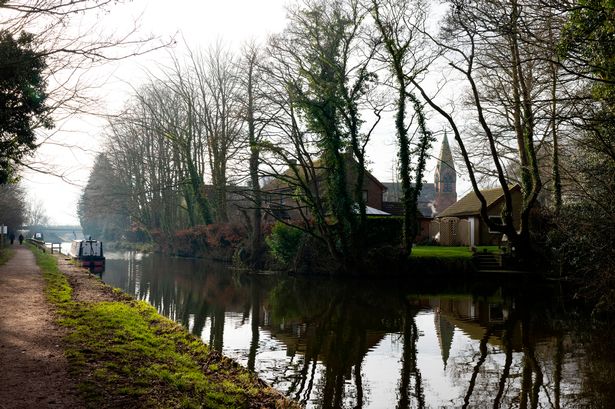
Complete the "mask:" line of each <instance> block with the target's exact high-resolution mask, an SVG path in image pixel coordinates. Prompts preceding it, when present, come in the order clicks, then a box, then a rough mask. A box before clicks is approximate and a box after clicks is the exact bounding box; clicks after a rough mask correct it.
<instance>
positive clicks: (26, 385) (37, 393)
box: [0, 244, 85, 409]
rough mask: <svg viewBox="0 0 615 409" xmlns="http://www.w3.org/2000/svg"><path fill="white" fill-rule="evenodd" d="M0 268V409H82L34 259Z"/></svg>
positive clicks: (19, 257) (23, 254) (21, 252)
mask: <svg viewBox="0 0 615 409" xmlns="http://www.w3.org/2000/svg"><path fill="white" fill-rule="evenodd" d="M13 249H15V250H16V251H15V255H14V256H13V258H12V259H11V260H9V261H8V262H7V263H6V264H4V265H3V266H0V409H18V408H19V409H21V408H24V409H25V408H28V409H29V408H68V409H73V408H82V407H84V406H85V405H84V404H83V402H82V401H81V400H80V399H79V397H78V395H77V391H76V386H75V382H74V381H73V380H72V379H71V377H70V376H69V373H68V363H67V361H66V358H65V357H64V349H63V347H62V335H63V332H62V329H61V328H60V327H58V326H57V325H56V324H55V323H54V313H53V310H52V308H51V305H50V304H49V303H48V302H47V300H46V298H45V295H44V292H43V289H44V286H45V283H44V280H43V277H42V274H41V271H40V269H39V268H38V266H37V265H36V262H35V259H34V255H33V254H32V253H31V252H30V251H29V250H28V249H27V248H25V246H19V245H17V244H16V245H14V246H13Z"/></svg>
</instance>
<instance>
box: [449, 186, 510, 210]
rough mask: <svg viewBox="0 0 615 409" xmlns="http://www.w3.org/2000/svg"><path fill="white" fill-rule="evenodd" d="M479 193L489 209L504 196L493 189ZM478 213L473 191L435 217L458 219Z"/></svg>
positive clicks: (499, 191)
mask: <svg viewBox="0 0 615 409" xmlns="http://www.w3.org/2000/svg"><path fill="white" fill-rule="evenodd" d="M518 188H519V185H515V186H513V187H512V188H511V190H513V189H518ZM481 193H482V194H483V196H484V197H485V200H486V201H487V207H490V206H491V205H493V204H494V203H495V202H497V201H498V200H499V199H500V198H501V197H502V196H504V192H503V191H502V188H495V189H485V190H481ZM479 213H480V201H479V200H478V197H477V196H476V193H475V192H474V191H472V192H470V193H468V194H467V195H465V196H464V197H462V198H461V199H459V200H458V201H456V202H455V203H453V204H452V205H450V206H449V207H447V208H446V209H444V210H443V211H442V212H440V213H438V215H437V217H458V216H471V215H477V214H479Z"/></svg>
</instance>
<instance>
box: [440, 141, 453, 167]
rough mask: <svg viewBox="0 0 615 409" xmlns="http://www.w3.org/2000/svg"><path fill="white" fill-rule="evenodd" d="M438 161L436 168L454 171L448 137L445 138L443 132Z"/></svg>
mask: <svg viewBox="0 0 615 409" xmlns="http://www.w3.org/2000/svg"><path fill="white" fill-rule="evenodd" d="M438 159H439V162H438V167H447V168H449V169H451V170H453V171H455V162H454V161H453V153H452V152H451V147H450V145H449V144H448V137H447V136H446V132H444V139H443V140H442V147H441V148H440V157H439V158H438Z"/></svg>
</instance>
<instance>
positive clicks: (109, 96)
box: [23, 0, 467, 224]
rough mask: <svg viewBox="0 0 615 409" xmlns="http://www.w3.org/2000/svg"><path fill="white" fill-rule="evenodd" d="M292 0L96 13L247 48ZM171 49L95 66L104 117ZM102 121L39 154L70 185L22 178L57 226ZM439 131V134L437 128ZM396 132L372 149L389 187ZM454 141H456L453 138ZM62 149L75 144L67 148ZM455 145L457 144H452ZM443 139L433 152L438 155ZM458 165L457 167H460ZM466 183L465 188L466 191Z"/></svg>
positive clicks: (87, 123)
mask: <svg viewBox="0 0 615 409" xmlns="http://www.w3.org/2000/svg"><path fill="white" fill-rule="evenodd" d="M287 3H288V1H286V0H261V1H255V0H224V1H222V0H175V1H173V2H169V1H163V0H149V1H148V0H134V1H131V2H129V3H128V4H120V5H117V6H113V8H112V10H111V12H110V13H108V14H105V15H103V16H97V18H98V19H99V21H100V22H101V23H102V24H101V27H104V29H105V30H110V32H114V31H116V30H120V29H121V28H122V27H127V26H130V25H131V24H132V22H133V21H134V20H135V19H137V18H138V19H139V20H140V32H142V33H143V35H147V34H149V33H151V34H153V35H155V36H158V37H160V38H168V37H169V36H175V38H176V40H177V46H176V48H178V49H181V48H182V47H183V45H184V44H188V45H189V46H190V47H191V48H192V49H195V48H202V49H206V48H208V47H209V46H211V45H213V44H214V43H216V42H218V41H222V42H223V43H224V44H226V45H228V46H229V47H231V48H236V49H238V48H239V47H240V46H241V45H242V43H244V42H246V41H251V40H256V41H259V40H261V41H262V40H264V39H265V38H266V37H267V35H269V34H272V33H276V32H279V31H281V30H282V29H283V28H284V26H285V24H286V18H285V16H286V10H285V5H286V4H287ZM167 56H168V50H161V51H157V52H155V53H150V54H148V55H146V56H142V57H139V58H133V59H129V60H123V61H121V62H120V63H117V64H110V65H109V66H107V67H105V68H97V71H94V72H92V73H90V74H92V78H95V80H96V81H101V78H103V79H104V85H103V86H102V87H101V88H100V89H98V90H97V91H96V93H97V95H99V96H100V99H101V102H100V104H98V106H97V107H96V108H97V109H96V110H97V111H100V112H101V113H103V114H104V113H108V112H114V110H118V109H120V108H121V107H122V105H123V104H124V102H125V101H126V99H127V98H128V97H129V95H130V93H131V90H132V89H133V88H136V87H138V86H139V84H141V83H142V82H144V80H145V78H146V74H145V71H147V70H149V69H152V68H153V67H154V66H155V65H156V64H158V63H160V62H161V61H164V59H165V58H166V57H167ZM104 123H105V122H104V119H103V118H97V117H93V116H88V117H81V118H71V119H70V120H68V121H67V122H66V123H62V124H58V125H59V126H58V127H57V129H56V130H55V134H54V136H53V138H52V139H51V141H52V143H50V144H44V145H43V146H42V147H41V148H40V149H39V151H38V152H37V155H36V161H37V162H43V163H47V164H50V165H51V166H52V167H53V168H55V171H56V173H62V174H64V176H65V177H64V180H62V179H59V178H57V177H53V176H46V175H42V174H40V173H33V172H26V174H25V176H24V178H23V180H24V184H25V186H26V188H27V189H28V192H29V194H30V196H31V197H32V198H33V199H34V200H40V201H42V202H43V203H44V204H45V208H46V210H47V213H48V216H49V217H50V220H51V222H52V223H53V224H79V220H78V217H77V202H78V200H79V196H80V194H81V190H82V189H83V187H84V186H85V184H86V182H87V179H88V176H89V172H90V168H91V165H92V162H93V159H94V157H95V155H96V153H97V152H98V150H99V149H100V140H101V133H102V132H103V128H104ZM432 130H434V131H436V130H439V129H432ZM394 139H395V131H394V127H393V124H392V122H390V123H386V122H384V123H382V124H381V125H380V126H379V127H378V128H377V131H376V132H375V134H374V137H373V142H372V143H371V146H369V148H368V155H369V159H370V162H371V165H370V170H371V171H372V173H373V174H374V176H376V177H377V178H378V179H380V180H381V181H383V182H386V181H391V180H392V179H393V177H392V173H393V168H394V160H395V147H394ZM451 142H452V141H451ZM58 144H61V145H69V146H71V148H67V147H65V146H58ZM451 145H452V146H454V143H451ZM439 150H440V142H438V143H437V144H436V145H435V147H434V149H433V151H432V154H433V155H438V153H439ZM459 165H460V164H457V168H458V170H459ZM434 167H435V162H434V161H431V162H430V163H429V164H428V174H427V176H426V179H427V181H428V182H432V181H433V173H432V172H433V169H434ZM460 185H461V186H460ZM463 186H464V184H463V182H461V183H460V181H459V180H458V194H459V196H461V195H462V194H463V193H464V192H465V191H466V190H467V183H466V185H465V187H463Z"/></svg>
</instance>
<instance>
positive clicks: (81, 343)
mask: <svg viewBox="0 0 615 409" xmlns="http://www.w3.org/2000/svg"><path fill="white" fill-rule="evenodd" d="M34 254H35V255H36V259H37V263H38V264H39V266H40V267H41V269H42V271H43V275H44V277H45V280H46V282H47V286H46V292H47V296H48V299H49V300H50V301H51V303H52V304H53V305H54V306H55V307H56V308H57V312H58V314H59V322H60V324H61V325H63V326H64V327H66V328H67V330H68V336H67V338H66V340H67V344H68V346H67V350H66V355H67V357H68V360H69V364H70V366H71V371H72V373H73V374H74V376H75V378H76V379H77V380H78V382H79V388H80V390H81V392H82V393H83V395H84V397H85V400H86V402H87V405H88V407H92V408H94V407H96V408H99V407H106V408H120V407H122V408H123V407H135V408H294V407H297V406H296V404H295V403H293V402H289V401H288V400H286V399H284V398H282V397H281V395H279V394H278V393H277V392H275V391H273V390H272V389H271V388H269V387H267V386H266V385H265V384H264V383H263V382H262V381H260V380H258V378H257V377H256V376H255V375H254V374H253V373H251V372H249V371H247V370H246V369H245V368H243V367H241V366H239V365H238V364H237V363H235V362H234V361H232V360H230V359H228V358H225V357H223V356H221V355H220V354H219V353H218V352H216V351H212V350H210V349H209V348H208V347H207V346H206V345H205V344H203V343H202V341H201V340H200V339H199V338H197V337H195V336H193V335H191V334H189V333H188V332H187V331H186V330H185V329H183V328H182V327H180V326H179V325H178V324H176V323H174V322H173V321H171V320H168V319H166V318H164V317H162V316H160V315H159V314H158V313H157V311H156V310H155V309H154V308H153V307H151V306H150V305H149V304H147V303H145V302H143V301H136V300H133V299H129V298H128V297H125V296H124V297H118V298H120V301H105V302H92V303H84V302H77V301H75V300H74V299H73V297H72V293H73V289H72V288H71V286H70V284H69V282H68V280H67V278H66V276H65V275H64V274H63V273H62V272H61V271H60V270H59V269H58V266H57V262H56V259H55V257H54V256H52V255H49V254H46V253H41V252H40V251H34ZM84 274H87V273H85V272H84ZM101 285H104V284H102V283H101Z"/></svg>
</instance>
